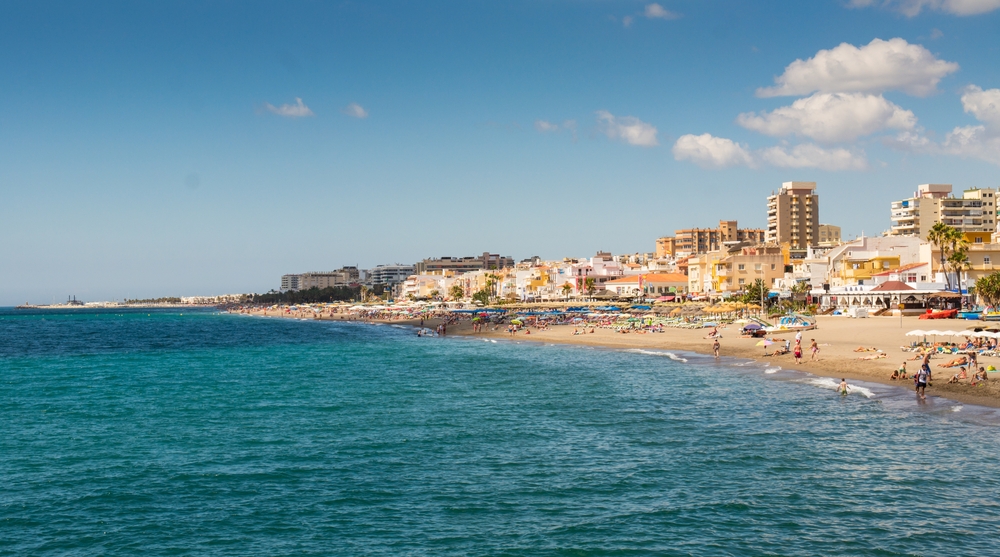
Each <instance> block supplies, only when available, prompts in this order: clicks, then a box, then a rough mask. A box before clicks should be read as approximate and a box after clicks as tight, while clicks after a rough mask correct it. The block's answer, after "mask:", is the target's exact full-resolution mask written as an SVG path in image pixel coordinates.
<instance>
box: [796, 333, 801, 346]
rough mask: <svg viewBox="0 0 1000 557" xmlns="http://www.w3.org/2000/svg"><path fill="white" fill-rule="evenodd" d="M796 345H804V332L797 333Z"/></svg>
mask: <svg viewBox="0 0 1000 557" xmlns="http://www.w3.org/2000/svg"><path fill="white" fill-rule="evenodd" d="M795 344H802V331H797V332H796V333H795Z"/></svg>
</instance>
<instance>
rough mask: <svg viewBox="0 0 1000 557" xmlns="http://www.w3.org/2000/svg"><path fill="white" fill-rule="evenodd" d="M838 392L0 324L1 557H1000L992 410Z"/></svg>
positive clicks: (743, 366) (377, 337)
mask: <svg viewBox="0 0 1000 557" xmlns="http://www.w3.org/2000/svg"><path fill="white" fill-rule="evenodd" d="M681 359H686V360H687V361H680V360H681ZM859 387H861V388H860V389H859V390H857V391H855V394H852V395H850V396H847V397H840V396H838V395H836V393H835V392H834V391H833V389H832V388H831V387H830V385H828V384H827V383H826V380H821V379H817V378H813V377H811V376H806V375H802V374H797V373H790V372H786V371H782V370H777V369H773V368H772V369H766V368H765V367H763V366H760V365H757V364H750V363H747V362H737V361H723V362H715V361H713V360H711V359H709V358H704V357H700V356H696V355H693V354H675V355H673V357H671V356H670V355H668V354H667V353H665V352H659V353H657V352H649V353H642V352H623V351H611V350H594V349H585V348H576V347H564V346H546V345H535V344H516V343H513V342H485V341H483V340H482V339H461V338H444V339H437V338H417V337H416V336H414V335H413V334H412V333H411V332H410V331H409V330H406V329H401V328H395V327H390V326H372V325H361V324H345V323H316V322H300V321H292V320H277V319H259V318H250V317H240V316H230V315H220V314H216V313H213V312H194V313H192V312H184V314H183V315H180V314H179V313H178V312H177V311H157V312H148V311H142V312H120V311H119V312H107V311H77V312H65V313H42V312H33V313H32V312H23V311H15V310H0V403H2V409H3V419H2V420H0V554H2V555H134V554H138V553H140V552H141V553H142V554H144V555H150V556H152V555H183V554H193V555H574V556H576V555H650V554H664V555H810V556H811V555H956V554H967V555H988V554H997V553H998V552H1000V549H998V548H997V542H998V535H997V533H996V532H997V526H996V525H997V523H998V519H1000V504H998V501H1000V480H998V479H997V474H996V466H997V456H998V455H1000V435H998V431H1000V429H998V427H1000V426H998V424H1000V418H998V416H997V413H996V412H995V411H992V410H988V409H981V408H976V407H971V406H964V407H963V406H961V405H958V404H954V403H950V402H948V401H944V400H941V399H933V398H932V399H931V400H930V402H929V403H927V404H923V405H921V404H918V403H917V401H916V400H915V398H914V397H913V395H912V393H910V392H909V391H906V390H895V389H892V388H888V387H879V386H873V385H867V386H865V385H859Z"/></svg>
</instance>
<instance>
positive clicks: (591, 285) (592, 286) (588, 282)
mask: <svg viewBox="0 0 1000 557" xmlns="http://www.w3.org/2000/svg"><path fill="white" fill-rule="evenodd" d="M596 283H597V281H596V280H594V278H593V277H587V278H585V279H583V287H584V288H585V289H586V290H587V295H588V296H593V295H594V291H596V290H597V286H596Z"/></svg>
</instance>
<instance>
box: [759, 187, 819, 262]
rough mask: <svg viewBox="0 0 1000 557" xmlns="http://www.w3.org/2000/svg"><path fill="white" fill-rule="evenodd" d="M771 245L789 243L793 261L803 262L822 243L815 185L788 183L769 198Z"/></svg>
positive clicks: (768, 219) (768, 213) (768, 226)
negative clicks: (813, 248)
mask: <svg viewBox="0 0 1000 557" xmlns="http://www.w3.org/2000/svg"><path fill="white" fill-rule="evenodd" d="M766 242H767V243H769V244H788V249H789V252H790V254H791V257H792V259H801V258H802V257H804V256H805V252H806V250H807V249H808V248H809V247H810V246H815V245H818V244H819V196H818V195H816V182H785V183H783V184H781V190H779V191H778V193H776V194H772V195H771V196H770V197H768V198H767V237H766Z"/></svg>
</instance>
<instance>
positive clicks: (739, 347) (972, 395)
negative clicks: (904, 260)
mask: <svg viewBox="0 0 1000 557" xmlns="http://www.w3.org/2000/svg"><path fill="white" fill-rule="evenodd" d="M254 313H255V314H256V315H261V313H260V312H254ZM275 313H276V312H274V311H272V312H270V316H275V317H279V316H280V317H293V318H300V319H301V318H311V317H312V314H311V313H302V314H294V313H292V314H279V315H275ZM322 319H324V320H334V321H340V320H342V319H341V316H340V315H337V316H323V317H322ZM440 322H441V320H439V319H428V320H427V321H426V323H425V326H427V327H430V328H432V329H433V328H434V327H436V326H437V325H438V324H439V323H440ZM392 323H396V324H402V325H413V326H416V325H418V324H419V320H399V321H392ZM817 323H818V328H817V329H815V330H812V331H805V332H803V333H802V347H803V350H802V359H803V361H802V363H801V364H796V363H795V359H794V357H793V356H792V355H791V354H786V355H782V356H768V357H765V356H764V352H765V349H764V348H763V347H760V346H756V344H757V343H758V342H759V341H760V339H757V338H741V337H740V335H739V330H740V326H739V325H729V326H728V327H722V328H720V329H719V332H720V333H722V338H721V339H720V344H721V350H720V355H721V356H722V357H730V358H745V359H752V360H757V361H761V362H767V363H769V364H770V365H776V366H780V367H781V368H782V369H792V370H799V371H805V372H809V373H812V374H814V375H818V376H822V377H832V378H835V379H838V380H839V379H840V378H846V379H848V380H849V381H851V380H855V381H858V380H860V381H869V382H873V383H882V384H885V385H893V386H898V387H900V388H903V389H908V390H911V391H912V390H913V380H912V376H913V373H915V372H916V371H917V370H918V369H919V367H920V361H919V360H910V361H907V362H906V368H907V372H908V373H909V374H910V377H911V379H907V380H903V381H891V380H890V379H889V376H890V375H891V374H892V371H893V370H894V369H896V368H898V367H899V366H900V364H901V363H902V362H903V361H904V360H907V359H908V358H912V357H913V356H914V353H913V352H904V351H903V350H902V349H901V347H903V346H908V345H909V344H910V343H911V342H913V341H914V340H920V339H915V338H914V337H907V336H905V335H906V332H907V331H911V330H913V329H924V330H929V329H938V330H947V329H950V330H955V331H958V330H965V329H966V328H972V327H974V326H977V325H979V326H981V325H982V323H981V322H973V321H958V320H942V321H926V320H919V319H918V318H917V317H904V318H903V319H902V320H900V318H899V317H869V318H867V319H852V318H848V317H832V316H819V317H818V318H817ZM505 329H506V328H505V327H504V326H501V327H499V328H498V329H497V330H496V331H493V330H488V331H485V332H480V333H473V332H472V324H471V323H470V322H469V321H462V322H460V323H456V324H452V325H449V326H448V335H474V336H480V337H487V338H495V339H501V338H503V339H508V340H510V339H512V338H513V339H514V340H517V341H528V342H546V343H556V344H569V345H574V344H575V345H586V346H600V347H606V348H612V349H622V350H624V349H652V350H685V351H689V352H696V353H700V354H712V344H713V340H712V339H709V338H705V337H706V335H707V334H708V332H709V331H710V329H676V328H667V329H665V331H664V332H663V333H646V334H636V333H629V334H621V333H616V332H615V331H613V330H610V329H601V328H596V329H594V333H587V334H581V335H573V330H574V327H573V326H571V325H554V326H551V327H550V328H549V329H548V330H544V331H540V330H537V329H534V328H532V329H528V330H530V333H528V334H525V330H521V331H519V332H518V333H517V334H516V335H515V336H514V337H511V336H510V335H509V334H507V332H506V330H505ZM588 330H589V329H588ZM769 338H773V339H774V340H775V344H774V345H773V346H768V347H767V352H769V353H770V352H774V350H775V349H777V348H778V347H779V346H782V345H783V344H784V339H785V338H788V339H789V340H791V341H792V343H793V344H794V334H785V335H774V336H773V337H769ZM812 339H816V342H817V344H818V345H819V348H820V351H819V354H818V361H810V359H809V358H810V356H811V352H810V350H809V344H810V342H811V340H812ZM931 340H933V339H931ZM939 340H948V339H947V338H941V339H939ZM954 340H955V341H956V342H957V341H959V340H961V339H960V338H958V337H956V338H955V339H954ZM859 346H864V347H867V348H877V349H880V350H882V351H883V352H885V353H886V355H887V357H886V358H883V359H878V360H861V359H859V358H861V357H865V356H871V355H872V354H873V352H855V351H854V350H855V349H856V348H858V347H859ZM950 359H951V358H950V357H934V358H933V359H931V369H932V372H933V380H932V381H931V383H932V387H930V388H928V389H927V395H928V396H940V397H944V398H948V399H951V400H955V401H959V402H962V403H967V404H978V405H982V406H989V407H993V408H1000V372H992V373H990V380H989V382H987V383H986V384H984V385H981V386H976V387H973V386H972V385H970V383H969V380H968V379H965V380H963V381H962V382H961V383H958V384H948V383H947V382H948V380H949V379H951V377H952V375H954V374H955V373H957V372H958V368H943V367H939V364H942V363H945V362H947V361H948V360H950ZM979 364H980V365H981V366H983V367H985V366H989V365H991V364H992V365H994V366H996V367H997V368H1000V358H993V357H980V359H979ZM973 373H974V370H971V369H970V370H969V377H972V374H973Z"/></svg>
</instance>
